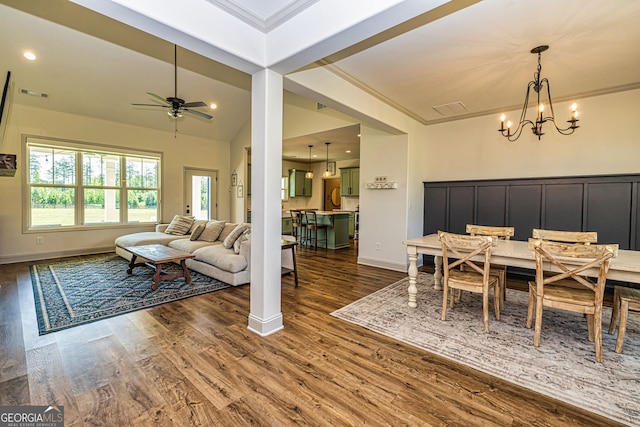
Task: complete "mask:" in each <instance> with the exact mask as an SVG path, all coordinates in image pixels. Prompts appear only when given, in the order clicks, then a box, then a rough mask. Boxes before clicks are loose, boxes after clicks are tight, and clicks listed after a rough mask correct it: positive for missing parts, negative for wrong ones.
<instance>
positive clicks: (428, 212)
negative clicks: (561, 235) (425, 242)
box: [424, 175, 640, 250]
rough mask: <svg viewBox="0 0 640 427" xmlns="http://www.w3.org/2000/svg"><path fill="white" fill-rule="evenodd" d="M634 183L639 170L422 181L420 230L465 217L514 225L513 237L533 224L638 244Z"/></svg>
mask: <svg viewBox="0 0 640 427" xmlns="http://www.w3.org/2000/svg"><path fill="white" fill-rule="evenodd" d="M639 188H640V175H602V176H599V175H596V176H581V177H559V178H524V179H504V180H478V181H447V182H442V181H439V182H424V194H425V199H424V212H425V218H424V234H430V233H434V232H435V231H437V230H444V231H450V232H453V233H465V228H466V224H467V223H473V224H480V225H493V226H513V227H515V236H514V238H515V239H516V240H527V239H528V238H529V237H530V236H531V230H532V229H533V228H546V229H553V230H566V231H596V232H597V233H598V242H600V243H617V244H619V245H620V249H632V250H638V249H640V209H638V203H639V199H640V189H639ZM434 219H437V220H436V221H434ZM443 224H444V228H443Z"/></svg>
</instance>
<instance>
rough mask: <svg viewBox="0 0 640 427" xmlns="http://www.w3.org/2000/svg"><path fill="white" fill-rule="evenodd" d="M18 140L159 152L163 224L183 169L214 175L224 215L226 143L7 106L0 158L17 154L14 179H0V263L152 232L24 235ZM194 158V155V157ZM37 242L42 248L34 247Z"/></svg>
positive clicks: (175, 202)
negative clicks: (40, 239)
mask: <svg viewBox="0 0 640 427" xmlns="http://www.w3.org/2000/svg"><path fill="white" fill-rule="evenodd" d="M23 135H35V136H40V137H48V138H59V139H66V140H73V141H81V142H87V143H96V144H101V145H107V146H111V147H127V148H132V149H144V150H151V151H155V152H160V153H162V155H163V170H162V178H161V179H162V183H163V193H162V195H161V197H162V203H163V211H162V218H161V220H162V221H168V220H171V218H172V217H173V215H175V214H178V213H182V209H183V185H184V183H183V168H184V167H193V168H201V169H211V170H217V171H218V173H219V188H218V204H219V206H218V211H219V212H220V213H221V215H229V196H228V193H227V192H225V191H223V189H225V188H228V187H229V179H230V172H229V164H230V160H229V159H230V154H229V143H227V142H224V141H212V140H204V139H201V138H194V137H189V136H186V135H178V137H177V139H176V138H174V135H173V133H172V132H161V131H154V130H151V129H146V128H141V127H135V126H127V125H123V124H119V123H112V122H107V121H103V120H96V119H92V118H88V117H83V116H75V115H69V114H62V113H58V112H54V111H49V110H43V109H37V108H30V107H25V106H22V105H19V104H14V105H12V106H11V113H10V115H9V121H8V125H7V130H6V134H5V138H4V141H3V145H2V147H1V148H2V149H1V150H0V152H6V153H15V154H18V171H17V173H16V176H15V177H0V194H1V195H2V200H3V202H2V203H0V263H7V262H15V261H21V260H32V259H41V258H47V257H56V256H64V255H72V254H81V253H88V252H95V251H96V250H105V251H106V250H110V249H113V241H114V239H115V238H116V237H117V236H120V235H123V234H127V233H130V232H136V231H147V230H150V229H152V228H153V227H148V226H146V227H141V226H118V227H105V228H101V229H91V230H79V231H64V232H51V231H45V230H40V231H39V232H38V233H33V232H23V230H22V210H21V201H22V199H23V194H22V191H23V185H22V184H23V181H22V180H23V179H25V177H24V172H25V169H24V168H25V162H24V158H23V156H22V147H21V144H22V140H23ZM193 153H197V155H193ZM36 236H41V237H43V239H44V243H43V244H41V245H36Z"/></svg>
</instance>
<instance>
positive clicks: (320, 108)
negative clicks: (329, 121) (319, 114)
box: [316, 102, 329, 111]
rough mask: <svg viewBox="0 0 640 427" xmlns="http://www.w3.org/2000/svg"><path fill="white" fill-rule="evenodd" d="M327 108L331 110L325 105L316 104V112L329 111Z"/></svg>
mask: <svg viewBox="0 0 640 427" xmlns="http://www.w3.org/2000/svg"><path fill="white" fill-rule="evenodd" d="M327 108H329V107H327V106H326V105H324V104H320V103H319V102H317V103H316V111H322V110H324V109H327Z"/></svg>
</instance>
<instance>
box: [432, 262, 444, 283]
mask: <svg viewBox="0 0 640 427" xmlns="http://www.w3.org/2000/svg"><path fill="white" fill-rule="evenodd" d="M433 263H434V267H435V268H434V272H433V289H435V290H436V291H441V290H442V286H441V285H442V257H441V256H436V257H434V258H433Z"/></svg>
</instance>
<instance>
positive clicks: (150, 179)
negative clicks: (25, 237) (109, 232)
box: [25, 138, 161, 229]
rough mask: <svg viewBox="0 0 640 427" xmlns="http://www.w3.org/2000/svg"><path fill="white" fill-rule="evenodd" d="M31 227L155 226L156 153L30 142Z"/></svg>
mask: <svg viewBox="0 0 640 427" xmlns="http://www.w3.org/2000/svg"><path fill="white" fill-rule="evenodd" d="M26 159H27V162H28V170H29V175H28V177H27V187H28V192H27V194H28V195H29V203H26V204H25V205H26V206H28V209H27V210H28V213H27V218H26V220H27V224H28V228H29V229H42V228H71V227H92V226H105V225H120V224H133V223H155V222H157V219H158V217H159V212H160V204H159V195H160V162H161V158H160V156H159V155H157V154H153V155H150V154H149V153H137V152H126V153H125V152H116V151H113V150H106V149H104V148H103V147H92V146H89V145H85V144H83V145H82V146H78V145H77V144H74V143H71V142H69V143H64V142H60V141H55V142H53V141H47V140H44V139H39V138H38V139H36V138H27V143H26Z"/></svg>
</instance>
